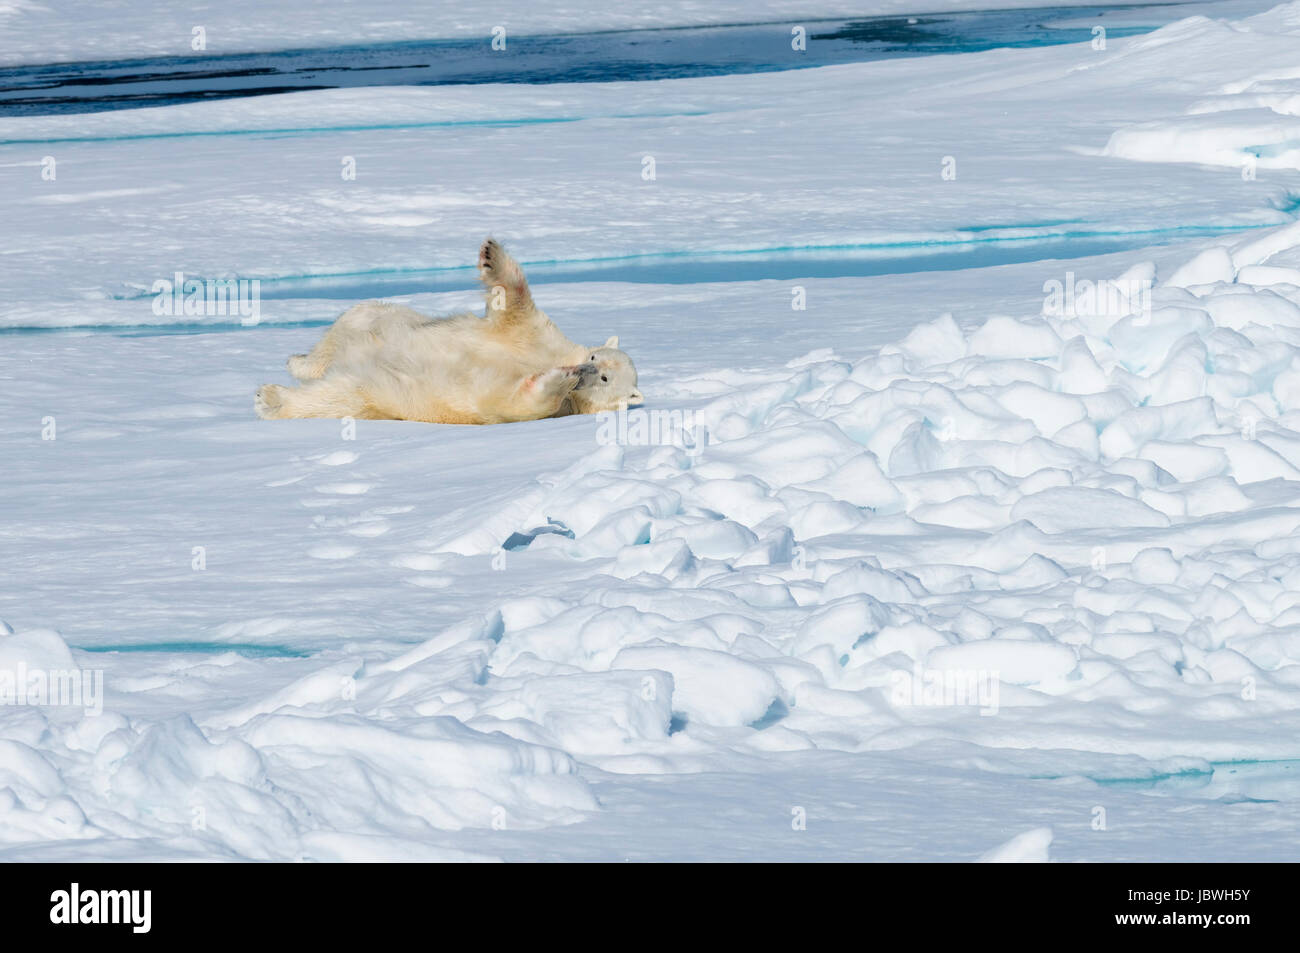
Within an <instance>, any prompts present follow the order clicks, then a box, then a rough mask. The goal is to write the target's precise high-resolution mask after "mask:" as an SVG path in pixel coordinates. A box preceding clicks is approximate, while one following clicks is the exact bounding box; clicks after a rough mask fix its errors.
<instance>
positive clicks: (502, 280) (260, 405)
mask: <svg viewBox="0 0 1300 953" xmlns="http://www.w3.org/2000/svg"><path fill="white" fill-rule="evenodd" d="M478 267H479V276H480V277H481V278H482V280H483V284H484V285H485V286H486V287H487V316H486V318H480V317H479V316H478V315H476V314H471V313H465V314H457V315H453V316H451V317H449V318H429V317H426V316H425V315H423V314H420V313H419V312H418V311H412V310H411V309H410V308H404V307H402V306H400V305H395V304H384V303H383V302H380V301H367V302H364V303H363V304H359V305H357V306H356V307H354V308H352V309H351V310H349V311H347V312H346V313H344V314H343V315H342V316H341V317H340V318H339V319H338V320H337V321H335V322H334V324H333V326H331V327H330V329H329V330H328V331H326V332H325V336H324V337H323V338H322V339H321V341H320V343H319V344H317V345H316V346H315V347H314V348H312V350H311V353H310V354H295V355H294V356H293V357H291V358H289V373H291V374H292V375H293V376H294V377H296V378H297V379H298V380H299V381H300V382H301V385H300V386H298V387H281V386H279V385H278V384H266V385H264V386H262V387H260V388H259V389H258V391H257V398H256V400H255V402H254V407H255V408H256V410H257V414H258V416H259V417H262V418H265V419H268V420H269V419H276V418H285V417H358V418H363V419H369V420H423V421H427V422H429V423H439V424H499V423H509V422H512V421H519V420H539V419H541V418H542V417H563V416H565V415H568V414H594V413H599V412H600V411H605V410H617V409H618V408H619V407H624V406H627V405H629V404H638V403H641V400H642V398H641V392H640V391H638V390H637V379H636V368H635V367H634V366H633V365H632V360H631V358H629V357H628V356H627V355H626V354H624V353H623V352H622V351H620V350H618V338H617V337H612V338H610V339H609V340H608V341H606V342H605V343H604V344H603V345H601V346H600V347H583V346H582V345H580V344H574V343H573V342H572V341H570V340H569V339H568V338H567V337H565V336H564V334H562V333H561V332H560V329H559V328H557V327H556V326H555V325H554V324H552V323H551V319H550V318H548V317H547V316H546V314H545V312H543V311H542V310H541V309H540V308H538V307H537V306H536V305H535V304H533V298H532V294H531V292H530V291H529V289H528V280H527V279H526V278H525V277H524V272H523V269H522V268H520V267H519V263H518V262H516V261H515V260H514V259H513V258H511V257H510V256H509V255H508V254H506V252H505V251H504V250H503V249H502V248H501V246H500V245H498V244H497V243H496V242H495V241H493V240H492V239H490V238H489V239H488V240H487V241H485V242H484V243H483V246H482V247H481V248H480V249H479V254H478Z"/></svg>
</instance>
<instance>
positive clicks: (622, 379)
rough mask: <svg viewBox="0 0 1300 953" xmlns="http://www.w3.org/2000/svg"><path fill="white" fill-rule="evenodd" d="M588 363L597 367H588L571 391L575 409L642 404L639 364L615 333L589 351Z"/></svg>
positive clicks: (591, 411) (595, 411) (586, 410)
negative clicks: (637, 375) (635, 362)
mask: <svg viewBox="0 0 1300 953" xmlns="http://www.w3.org/2000/svg"><path fill="white" fill-rule="evenodd" d="M587 363H588V364H590V365H593V367H594V370H588V371H585V372H584V373H583V375H582V378H581V380H579V382H578V386H577V387H576V388H574V389H573V390H572V391H570V393H569V399H570V400H571V401H572V403H573V409H574V410H575V411H577V412H578V413H580V414H598V413H601V412H602V411H606V410H618V409H619V408H621V407H630V406H633V405H635V404H640V403H642V402H643V401H644V399H645V398H643V397H642V396H641V391H639V390H638V389H637V381H636V365H635V364H633V363H632V358H630V357H628V356H627V355H626V354H625V353H623V352H622V351H620V350H619V349H618V338H617V337H612V338H610V339H609V340H608V341H606V342H605V343H604V344H603V345H601V346H600V347H593V348H590V349H589V350H588V351H587Z"/></svg>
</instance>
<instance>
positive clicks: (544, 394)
mask: <svg viewBox="0 0 1300 953" xmlns="http://www.w3.org/2000/svg"><path fill="white" fill-rule="evenodd" d="M595 369H596V365H594V364H572V365H568V366H565V367H552V368H551V369H550V370H548V371H541V372H539V373H537V374H534V375H532V376H531V377H525V378H524V379H523V380H522V381H520V383H519V386H518V387H516V388H515V391H514V394H513V395H512V396H511V401H510V403H511V407H510V409H509V412H508V414H507V419H511V420H541V419H542V418H543V417H550V416H551V415H552V414H554V413H555V412H556V411H558V410H559V409H560V405H561V404H563V403H564V398H566V397H568V396H569V394H570V393H572V391H573V389H574V388H575V387H577V386H578V384H579V382H580V381H581V380H582V376H583V375H584V374H591V373H593V372H594V371H595Z"/></svg>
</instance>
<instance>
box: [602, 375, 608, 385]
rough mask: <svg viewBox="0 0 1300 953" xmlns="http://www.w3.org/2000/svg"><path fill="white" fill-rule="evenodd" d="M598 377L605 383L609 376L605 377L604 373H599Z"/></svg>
mask: <svg viewBox="0 0 1300 953" xmlns="http://www.w3.org/2000/svg"><path fill="white" fill-rule="evenodd" d="M600 379H601V381H603V382H604V383H606V384H608V383H609V378H608V377H606V376H605V375H604V374H601V375H600Z"/></svg>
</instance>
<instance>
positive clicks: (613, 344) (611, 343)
mask: <svg viewBox="0 0 1300 953" xmlns="http://www.w3.org/2000/svg"><path fill="white" fill-rule="evenodd" d="M601 346H602V347H618V335H617V334H615V335H614V336H613V337H612V338H610V339H609V340H608V341H606V342H605V343H604V344H603V345H601Z"/></svg>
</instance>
